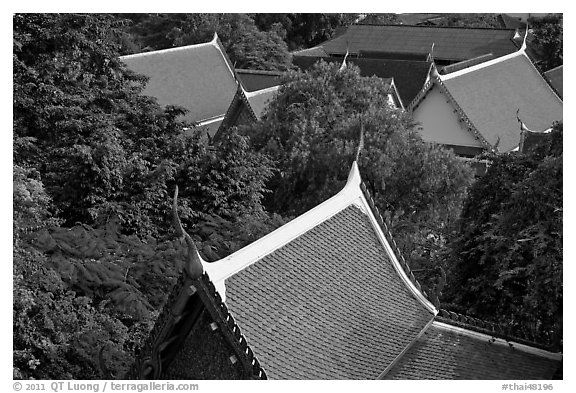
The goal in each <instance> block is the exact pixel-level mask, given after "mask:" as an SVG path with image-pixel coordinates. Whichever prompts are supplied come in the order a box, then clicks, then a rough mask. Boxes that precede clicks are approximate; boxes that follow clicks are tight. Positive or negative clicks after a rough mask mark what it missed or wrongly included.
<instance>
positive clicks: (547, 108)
mask: <svg viewBox="0 0 576 393" xmlns="http://www.w3.org/2000/svg"><path fill="white" fill-rule="evenodd" d="M524 48H525V47H523V48H521V49H520V50H518V51H517V52H515V53H511V54H509V55H506V56H503V57H500V58H497V59H493V60H489V61H487V62H484V63H481V64H477V65H474V66H472V67H469V68H466V69H462V70H459V71H455V72H453V73H450V74H446V75H438V76H435V77H433V78H431V80H430V82H429V83H427V85H425V86H424V88H423V90H422V91H421V92H420V93H419V94H418V95H417V96H416V98H415V99H414V101H412V103H411V104H410V105H409V109H414V108H416V107H417V106H418V105H420V103H421V102H422V100H423V99H424V97H425V96H426V93H427V91H428V90H429V89H430V88H431V86H432V85H436V86H438V87H440V89H441V90H442V91H443V93H444V94H445V95H446V96H447V97H448V99H449V101H450V102H451V104H452V105H453V106H454V107H455V110H456V111H457V112H458V113H459V115H460V116H461V118H462V119H463V120H464V121H465V123H466V124H467V125H468V128H469V130H470V131H471V132H473V133H474V134H475V135H476V137H478V138H479V139H480V140H481V141H482V142H483V143H484V144H485V145H486V146H487V147H491V148H496V149H497V150H498V151H500V152H508V151H511V150H513V149H515V148H517V147H518V145H519V143H520V131H521V130H520V127H519V125H518V120H517V118H516V112H517V110H518V109H519V110H520V113H521V115H522V120H523V121H524V123H525V124H526V125H527V126H528V127H530V128H531V129H547V128H549V127H550V126H551V125H552V124H553V123H554V122H555V121H561V120H562V117H563V110H562V107H563V105H562V100H561V99H560V97H558V95H556V93H555V92H554V90H553V89H552V88H551V87H550V85H548V83H547V82H546V80H545V79H544V78H543V77H542V75H541V74H540V72H539V71H538V70H537V69H536V67H535V66H534V64H532V62H531V61H530V59H529V58H528V56H526V53H525V51H524ZM424 127H425V125H424Z"/></svg>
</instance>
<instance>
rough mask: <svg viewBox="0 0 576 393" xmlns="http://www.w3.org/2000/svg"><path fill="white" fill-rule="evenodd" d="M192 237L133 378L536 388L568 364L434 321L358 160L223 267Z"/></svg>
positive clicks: (458, 324)
mask: <svg viewBox="0 0 576 393" xmlns="http://www.w3.org/2000/svg"><path fill="white" fill-rule="evenodd" d="M174 206H175V203H174ZM174 209H175V208H174ZM175 210H176V209H175ZM176 218H177V216H176ZM177 221H178V223H179V219H178V220H177ZM180 231H183V230H182V229H181V226H180ZM186 239H187V243H188V246H189V249H188V260H187V262H186V263H185V266H187V268H186V269H185V270H186V272H187V274H185V275H183V276H182V277H181V278H180V282H179V283H178V285H177V286H176V287H175V290H174V292H173V293H172V295H171V297H170V299H169V301H168V302H167V305H166V306H165V308H164V310H163V312H162V314H161V315H160V317H159V319H158V321H157V322H156V325H155V327H154V329H153V331H152V333H151V335H150V338H149V339H148V341H147V343H146V344H145V345H144V351H143V355H140V356H139V357H138V359H137V361H136V363H135V365H134V367H133V369H132V372H131V374H130V375H129V377H133V378H145V379H152V378H159V377H160V378H171V379H174V378H177V379H179V378H185V377H187V378H194V379H198V378H217V377H220V378H221V377H224V378H257V379H266V378H267V377H271V378H274V379H321V378H322V379H344V378H346V379H372V378H401V379H405V378H418V379H423V378H438V379H441V378H447V379H456V378H466V379H471V378H481V379H494V378H497V379H500V378H502V379H504V378H512V379H536V378H551V376H552V375H555V373H556V372H557V371H558V369H559V367H561V359H562V355H561V354H554V353H550V352H547V351H544V350H541V349H537V348H536V347H533V346H529V345H525V344H524V343H521V342H516V341H506V340H501V339H500V338H499V337H501V336H500V335H499V333H498V332H495V331H494V329H493V328H491V326H490V325H489V324H483V323H481V322H479V321H476V320H474V323H476V325H475V326H474V327H471V328H468V327H467V325H465V324H464V323H462V321H463V320H465V321H469V320H471V319H470V318H466V317H464V316H460V315H457V314H454V313H447V312H445V311H443V310H441V312H442V314H438V310H437V309H436V308H435V307H434V306H433V305H432V304H431V303H430V302H429V301H428V300H427V297H426V294H425V292H422V291H421V288H420V285H419V284H418V282H417V281H416V279H415V278H414V275H413V274H412V272H411V271H410V269H409V267H408V266H407V264H406V261H405V260H404V259H403V258H402V257H401V255H400V254H399V253H398V249H397V247H396V244H395V242H394V240H393V239H392V237H391V234H390V232H389V230H388V229H387V227H386V224H385V223H384V221H383V219H382V217H381V215H380V214H379V213H378V210H377V208H376V207H375V205H374V202H373V200H372V198H371V197H370V195H369V194H368V192H367V190H366V187H365V186H364V184H363V183H362V181H361V178H360V174H359V171H358V167H357V164H356V162H354V164H353V166H352V170H351V171H350V174H349V177H348V181H347V184H346V186H345V187H344V188H343V189H342V190H341V191H340V192H339V193H338V194H337V195H335V196H333V197H332V198H330V199H328V200H327V201H325V202H324V203H322V204H320V205H318V206H317V207H315V208H314V209H312V210H310V211H308V212H306V213H304V214H303V215H301V216H299V217H297V218H295V219H294V220H293V221H291V222H289V223H288V224H285V225H284V226H282V227H280V228H278V229H277V230H276V231H274V232H272V233H270V234H268V235H267V236H265V237H263V238H261V239H260V240H258V241H256V242H254V243H252V244H251V245H248V246H247V247H244V248H243V249H241V250H239V251H237V252H236V253H234V254H232V255H230V256H228V257H226V258H223V259H221V260H220V261H217V262H212V263H208V262H206V261H203V260H202V259H201V258H200V255H199V254H198V251H197V249H196V247H195V246H194V243H193V241H192V239H191V238H190V237H189V236H188V237H187V238H186ZM397 255H400V256H399V257H397ZM398 258H400V259H398ZM452 314H454V315H456V316H455V317H453V316H452ZM451 318H452V319H453V321H452V320H450V319H451ZM212 321H213V322H212ZM478 326H480V327H478ZM208 327H209V329H208ZM241 329H242V330H241ZM208 330H212V331H218V332H219V333H218V334H216V335H215V334H212V333H210V332H208ZM504 343H505V345H504ZM230 353H234V355H233V356H229V355H230ZM228 356H229V357H228ZM204 362H207V363H208V364H206V365H205V366H202V364H203V363H204ZM260 362H262V365H261V363H260ZM494 363H497V364H498V367H495V366H494ZM264 368H266V371H264Z"/></svg>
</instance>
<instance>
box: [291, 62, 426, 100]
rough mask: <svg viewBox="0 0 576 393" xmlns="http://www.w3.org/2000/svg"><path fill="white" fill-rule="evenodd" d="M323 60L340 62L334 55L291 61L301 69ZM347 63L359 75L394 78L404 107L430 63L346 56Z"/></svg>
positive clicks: (416, 89) (411, 98) (415, 90)
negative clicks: (354, 66)
mask: <svg viewBox="0 0 576 393" xmlns="http://www.w3.org/2000/svg"><path fill="white" fill-rule="evenodd" d="M320 60H324V61H326V62H329V63H338V64H341V63H342V59H341V58H334V57H312V56H294V57H293V58H292V62H293V63H294V64H295V65H297V66H298V67H300V68H301V69H302V70H306V69H309V68H311V67H312V66H313V65H314V64H315V63H316V62H317V61H320ZM346 62H347V63H351V64H354V65H356V66H358V67H359V68H360V75H362V76H368V77H369V76H373V75H376V76H377V77H380V78H394V84H395V85H396V88H397V89H398V93H399V94H400V98H401V99H402V103H403V104H404V107H407V106H408V104H410V102H412V100H413V99H414V97H416V95H417V94H418V92H419V91H420V90H421V89H422V87H423V86H424V83H425V82H426V77H427V76H428V71H429V70H430V63H428V62H426V61H416V60H388V59H367V58H363V57H360V58H355V57H348V58H347V59H346Z"/></svg>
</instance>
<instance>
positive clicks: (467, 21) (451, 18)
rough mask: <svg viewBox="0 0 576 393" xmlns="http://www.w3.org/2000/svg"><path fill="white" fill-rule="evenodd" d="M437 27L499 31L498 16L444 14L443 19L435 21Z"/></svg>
mask: <svg viewBox="0 0 576 393" xmlns="http://www.w3.org/2000/svg"><path fill="white" fill-rule="evenodd" d="M434 24H435V25H437V26H448V27H481V28H489V29H499V28H501V27H502V26H501V24H500V22H499V21H498V14H472V13H470V14H468V13H466V14H443V18H441V19H437V20H435V21H434Z"/></svg>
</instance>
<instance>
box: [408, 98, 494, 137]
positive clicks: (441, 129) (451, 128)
mask: <svg viewBox="0 0 576 393" xmlns="http://www.w3.org/2000/svg"><path fill="white" fill-rule="evenodd" d="M412 115H413V117H414V120H415V121H417V122H418V123H420V124H419V125H418V126H416V128H417V129H418V131H419V132H420V135H421V136H422V139H424V141H426V142H436V143H441V144H445V145H458V146H472V147H483V145H482V142H480V141H479V140H478V139H476V138H475V137H474V135H473V134H472V133H471V132H470V131H468V129H467V128H466V126H465V124H464V123H463V122H460V121H458V120H459V117H458V113H457V112H455V109H454V107H453V106H452V104H451V103H450V102H449V101H448V97H446V96H445V95H444V94H443V93H442V92H441V91H440V89H438V88H437V87H433V88H431V89H430V90H429V91H428V92H427V93H426V98H425V99H424V100H422V101H421V102H420V104H419V105H418V106H417V107H416V108H415V109H414V110H413V113H412Z"/></svg>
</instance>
